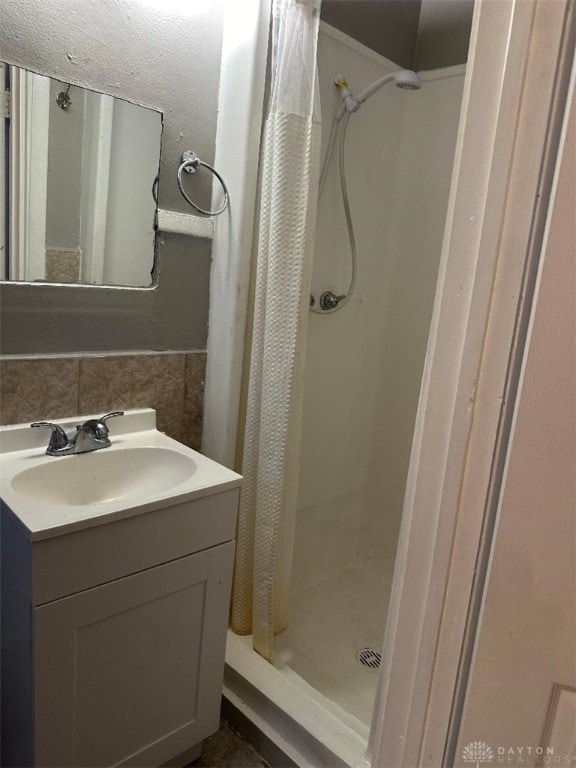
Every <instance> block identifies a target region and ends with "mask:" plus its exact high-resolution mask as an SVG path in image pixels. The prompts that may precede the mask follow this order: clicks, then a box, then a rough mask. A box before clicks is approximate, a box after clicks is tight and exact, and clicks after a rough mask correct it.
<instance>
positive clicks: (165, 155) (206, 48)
mask: <svg viewBox="0 0 576 768" xmlns="http://www.w3.org/2000/svg"><path fill="white" fill-rule="evenodd" d="M38 19H42V23H41V24H39V23H38ZM221 27H222V21H221V2H220V0H210V2H206V1H204V0H191V1H190V2H189V3H186V4H181V5H176V4H175V3H170V2H159V1H158V2H156V0H148V1H147V2H140V1H139V0H126V1H125V2H112V3H110V2H106V0H95V2H92V3H89V4H86V3H81V4H79V3H77V2H75V0H58V1H57V2H52V3H49V4H46V3H44V2H41V0H4V1H3V3H2V26H1V28H0V58H2V59H3V60H5V61H9V62H10V63H13V64H17V65H18V66H21V67H24V68H27V69H31V70H33V71H37V72H39V73H41V74H47V75H52V76H54V77H57V78H59V79H61V80H63V81H65V82H72V83H75V84H79V85H83V86H85V87H87V88H92V89H96V90H100V91H103V92H106V93H109V94H110V95H113V96H118V97H120V98H126V99H128V100H130V101H134V102H136V103H140V104H143V105H144V106H150V107H153V108H155V109H158V110H160V111H161V112H163V115H164V134H163V146H162V161H161V167H160V187H159V202H160V207H162V208H166V209H171V210H177V211H183V212H186V213H189V212H190V208H189V206H188V205H187V204H186V203H185V201H184V200H183V199H182V197H181V195H180V193H179V191H178V189H177V186H176V180H175V174H176V169H177V165H178V162H179V159H180V156H181V154H182V152H183V151H184V150H185V149H194V150H195V151H196V152H197V153H198V154H199V156H200V157H202V159H204V160H206V161H207V162H211V161H212V159H213V156H214V139H215V131H216V113H217V99H218V84H219V72H220V54H221V36H222V29H221ZM203 184H204V190H202V194H205V195H208V191H209V187H208V185H207V183H204V182H203ZM201 196H202V195H200V197H201ZM205 199H207V197H206V198H205ZM185 241H186V244H185V246H184V245H183V243H182V239H181V238H179V236H164V237H163V238H162V239H161V241H160V243H159V248H158V261H159V272H160V275H159V283H158V286H157V287H156V288H154V289H150V290H146V291H145V290H136V289H135V290H122V291H121V292H120V293H119V291H118V289H108V288H81V287H69V286H66V287H58V286H51V287H46V286H32V287H30V286H19V285H16V284H12V285H3V286H2V288H1V293H2V315H1V316H0V322H1V323H2V335H1V343H2V351H3V352H8V353H15V354H18V353H30V352H40V353H41V352H47V351H57V352H74V351H81V350H83V351H89V350H102V349H109V350H114V349H170V348H171V349H195V348H201V349H203V348H205V346H206V335H207V304H208V281H209V268H210V259H209V254H210V243H209V242H207V241H205V240H200V239H196V238H185ZM183 249H184V250H186V257H187V258H186V260H183V259H181V253H182V250H183ZM178 270H180V271H178ZM163 276H164V277H165V278H167V279H165V281H164V284H163ZM174 285H186V286H187V288H188V290H187V292H186V294H185V297H183V296H182V293H183V292H182V290H180V289H178V290H177V292H176V293H175V294H172V295H171V294H170V288H171V286H174ZM183 298H185V300H182V299H183Z"/></svg>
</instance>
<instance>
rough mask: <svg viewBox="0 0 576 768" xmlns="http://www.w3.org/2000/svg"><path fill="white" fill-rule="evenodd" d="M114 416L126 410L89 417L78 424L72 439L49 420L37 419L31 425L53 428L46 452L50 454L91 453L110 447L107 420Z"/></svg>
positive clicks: (120, 414) (121, 414)
mask: <svg viewBox="0 0 576 768" xmlns="http://www.w3.org/2000/svg"><path fill="white" fill-rule="evenodd" d="M113 416H124V411H114V412H113V413H107V414H106V416H102V417H101V418H100V419H88V421H85V422H84V424H78V425H77V426H76V434H75V435H74V437H72V438H71V439H68V435H67V434H66V432H65V431H64V430H63V429H62V427H61V426H60V425H59V424H52V423H51V422H49V421H35V422H34V424H30V426H31V427H48V428H49V429H51V430H52V434H51V435H50V441H49V443H48V448H46V453H47V454H48V456H67V455H68V454H70V453H89V452H90V451H98V450H100V448H109V447H110V445H111V443H110V437H109V434H110V433H109V431H108V427H107V426H106V420H107V419H111V418H112V417H113Z"/></svg>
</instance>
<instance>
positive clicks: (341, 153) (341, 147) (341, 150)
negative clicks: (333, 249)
mask: <svg viewBox="0 0 576 768" xmlns="http://www.w3.org/2000/svg"><path fill="white" fill-rule="evenodd" d="M351 114H352V112H345V113H344V115H343V117H342V119H341V120H339V119H338V118H337V117H336V118H334V120H333V122H332V128H331V130H330V137H329V139H328V147H327V148H326V155H325V157H324V162H323V163H322V171H321V173H320V184H319V191H318V197H320V196H321V195H322V190H323V188H324V183H325V181H326V173H327V171H328V164H329V163H330V157H331V155H332V150H333V149H334V141H335V139H336V134H337V133H338V126H341V128H340V137H339V143H338V165H339V170H340V191H341V193H342V203H343V204H344V216H345V218H346V228H347V229H348V239H349V240H350V253H351V256H352V274H351V276H350V285H349V286H348V290H347V291H346V293H345V294H344V298H343V299H341V300H340V301H339V302H338V304H337V305H336V306H335V307H333V308H332V309H319V308H317V307H310V309H311V310H312V312H316V313H317V314H319V315H330V314H332V313H333V312H338V310H339V309H342V307H344V306H345V305H346V304H347V303H348V301H349V300H350V298H351V297H352V294H353V293H354V288H355V287H356V273H357V252H356V239H355V237H354V225H353V223H352V214H351V213H350V202H349V200H348V186H347V184H346V168H345V162H344V157H345V144H346V131H347V130H348V123H349V121H350V115H351Z"/></svg>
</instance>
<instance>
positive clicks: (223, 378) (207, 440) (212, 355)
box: [202, 0, 271, 468]
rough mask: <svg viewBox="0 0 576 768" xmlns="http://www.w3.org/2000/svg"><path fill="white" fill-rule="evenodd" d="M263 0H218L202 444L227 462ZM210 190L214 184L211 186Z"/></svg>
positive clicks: (253, 179)
mask: <svg viewBox="0 0 576 768" xmlns="http://www.w3.org/2000/svg"><path fill="white" fill-rule="evenodd" d="M270 14H271V0H244V1H243V2H242V3H239V2H238V0H225V2H224V39H223V44H222V65H221V69H220V94H219V99H218V125H217V132H216V156H215V159H214V165H215V166H216V168H218V170H219V172H220V173H222V175H223V176H224V178H225V179H226V183H227V185H228V190H229V192H230V205H229V206H228V209H227V210H226V212H225V213H223V214H222V216H216V217H215V219H214V241H213V244H212V269H211V273H210V316H209V322H208V328H209V330H208V361H207V366H206V390H205V392H206V393H205V399H204V431H203V435H202V451H203V452H204V453H205V454H206V455H207V456H210V458H212V459H215V460H216V461H219V462H220V463H221V464H224V465H225V466H227V467H231V468H234V466H235V462H236V443H237V434H238V421H239V409H240V393H241V388H242V374H243V359H244V344H245V337H246V319H247V312H248V290H249V282H250V266H251V261H252V239H253V234H254V212H255V209H256V188H257V182H258V164H259V160H260V134H261V129H262V119H263V108H264V86H265V80H266V60H267V54H268V32H269V28H270ZM216 192H217V190H216Z"/></svg>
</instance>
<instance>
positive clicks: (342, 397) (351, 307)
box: [293, 32, 411, 589]
mask: <svg viewBox="0 0 576 768" xmlns="http://www.w3.org/2000/svg"><path fill="white" fill-rule="evenodd" d="M341 37H342V38H343V39H344V40H345V39H346V38H345V37H344V36H341ZM352 42H354V41H352ZM363 51H365V52H366V53H363ZM318 57H319V79H320V95H321V103H322V131H323V151H325V148H326V142H327V138H328V133H329V131H330V127H331V123H332V118H333V116H334V115H335V114H336V112H337V111H338V109H339V107H340V104H341V101H340V97H339V94H338V91H337V89H336V87H335V85H334V75H335V74H336V73H342V74H343V75H345V76H346V77H347V79H348V82H349V84H350V87H351V88H352V89H353V91H354V92H356V93H358V92H360V91H361V90H362V89H363V88H364V87H365V86H366V85H368V84H369V83H371V82H372V81H373V80H375V79H376V78H379V77H382V75H384V74H386V73H388V72H391V71H394V70H395V69H397V67H396V65H394V64H393V63H392V62H387V61H386V60H385V59H383V58H382V57H380V56H377V55H376V54H372V52H371V51H368V49H363V47H361V46H358V44H356V43H354V47H351V46H350V45H348V44H346V43H345V42H343V41H342V40H340V39H336V38H334V37H333V36H331V35H329V34H327V33H326V32H321V33H320V41H319V54H318ZM410 95H411V94H408V93H404V92H401V91H399V90H398V89H396V88H389V89H387V90H386V91H385V92H384V93H383V94H381V95H380V97H377V98H374V99H372V100H371V101H370V102H367V103H366V104H365V105H364V107H363V108H362V110H361V111H360V112H359V113H358V114H357V115H354V116H353V118H352V119H351V122H350V126H349V130H348V138H347V141H346V157H347V168H348V186H349V195H350V202H351V206H352V211H353V216H354V224H355V231H356V239H357V245H358V253H359V267H360V269H359V273H358V283H357V286H356V291H355V293H354V297H353V298H352V300H351V301H350V302H349V303H348V305H347V306H346V307H345V308H344V309H343V310H342V311H341V312H336V313H334V314H331V315H326V316H323V315H317V314H314V313H311V314H310V319H309V335H308V348H307V352H306V373H305V395H304V398H305V402H304V429H303V444H302V452H301V457H302V458H301V474H300V478H301V482H300V494H299V513H298V521H297V541H296V548H295V562H294V571H293V573H294V587H295V588H296V589H298V588H299V587H302V586H305V585H309V586H311V585H313V584H315V583H317V582H318V581H320V580H322V579H332V578H333V577H334V576H335V574H337V573H338V572H339V571H341V570H342V569H343V568H345V567H347V566H349V565H350V564H351V563H352V562H353V560H354V558H355V557H356V554H357V552H358V542H357V538H358V537H357V529H358V520H359V519H360V516H361V514H362V509H361V505H362V503H363V497H364V495H365V485H366V476H367V463H368V462H369V459H370V449H371V443H372V431H373V421H374V414H375V409H376V407H377V400H378V389H377V388H378V384H379V381H378V379H379V372H380V359H381V355H382V353H381V349H380V339H379V336H380V330H379V329H380V328H381V326H382V323H383V311H384V306H385V305H386V303H387V302H388V301H389V300H390V296H389V294H388V288H387V286H388V284H389V280H388V271H389V260H388V259H387V258H386V252H387V247H386V243H387V241H388V239H389V238H390V224H391V221H390V217H389V215H388V214H387V213H386V212H387V211H390V209H391V207H392V205H393V200H394V189H393V185H392V184H391V178H392V176H393V175H394V168H395V164H396V159H397V158H396V155H397V151H398V142H399V138H400V127H401V105H402V102H403V100H404V99H406V98H407V97H408V96H410ZM349 280H350V248H349V243H348V236H347V233H346V224H345V220H344V210H343V207H342V201H341V197H340V187H339V182H338V163H337V151H336V152H334V154H333V156H332V161H331V163H330V166H329V170H328V175H327V178H326V185H325V188H324V191H323V193H322V195H321V198H320V204H319V212H318V229H317V236H316V255H315V259H314V274H313V281H312V289H313V292H314V294H315V295H316V299H317V301H318V299H319V296H320V294H321V293H322V292H323V291H325V290H332V291H334V292H335V293H338V294H340V293H345V292H346V290H347V288H348V284H349ZM355 542H356V543H355Z"/></svg>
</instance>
